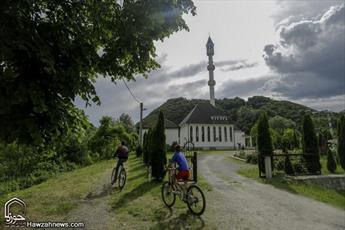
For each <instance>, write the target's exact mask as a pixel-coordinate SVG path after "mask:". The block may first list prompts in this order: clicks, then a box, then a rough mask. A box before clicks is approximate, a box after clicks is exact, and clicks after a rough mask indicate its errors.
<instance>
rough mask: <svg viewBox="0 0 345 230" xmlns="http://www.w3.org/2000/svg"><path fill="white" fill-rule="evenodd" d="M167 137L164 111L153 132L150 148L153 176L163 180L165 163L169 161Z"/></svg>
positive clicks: (160, 114)
mask: <svg viewBox="0 0 345 230" xmlns="http://www.w3.org/2000/svg"><path fill="white" fill-rule="evenodd" d="M165 138H166V137H165V132H164V115H163V112H160V113H159V117H158V121H157V125H156V127H155V129H154V131H153V133H152V139H151V142H152V144H151V148H150V149H151V151H152V153H151V154H152V155H151V166H152V176H153V177H154V178H156V180H158V181H160V180H162V179H163V178H164V176H165V165H166V163H167V157H166V145H165Z"/></svg>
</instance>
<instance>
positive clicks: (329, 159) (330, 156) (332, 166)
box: [327, 148, 337, 173]
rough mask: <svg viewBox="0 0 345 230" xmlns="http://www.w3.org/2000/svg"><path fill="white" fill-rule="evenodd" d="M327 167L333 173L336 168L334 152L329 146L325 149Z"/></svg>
mask: <svg viewBox="0 0 345 230" xmlns="http://www.w3.org/2000/svg"><path fill="white" fill-rule="evenodd" d="M327 169H328V171H329V172H331V173H334V172H335V170H336V169H337V162H336V161H335V159H334V152H333V151H332V150H331V149H330V148H328V149H327Z"/></svg>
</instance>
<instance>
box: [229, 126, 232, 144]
mask: <svg viewBox="0 0 345 230" xmlns="http://www.w3.org/2000/svg"><path fill="white" fill-rule="evenodd" d="M229 130H230V142H232V127H231V126H230V128H229Z"/></svg>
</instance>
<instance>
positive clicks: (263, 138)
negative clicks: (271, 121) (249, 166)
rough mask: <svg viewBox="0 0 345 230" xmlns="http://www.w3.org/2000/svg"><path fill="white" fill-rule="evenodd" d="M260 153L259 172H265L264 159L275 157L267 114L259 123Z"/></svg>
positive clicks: (261, 117) (263, 115)
mask: <svg viewBox="0 0 345 230" xmlns="http://www.w3.org/2000/svg"><path fill="white" fill-rule="evenodd" d="M258 152H259V154H260V157H259V161H260V162H259V170H260V171H261V172H265V166H264V157H265V156H272V155H273V147H272V140H271V135H270V132H269V125H268V119H267V115H266V114H265V113H263V114H261V116H260V118H259V121H258ZM272 164H273V161H272ZM272 168H273V167H272Z"/></svg>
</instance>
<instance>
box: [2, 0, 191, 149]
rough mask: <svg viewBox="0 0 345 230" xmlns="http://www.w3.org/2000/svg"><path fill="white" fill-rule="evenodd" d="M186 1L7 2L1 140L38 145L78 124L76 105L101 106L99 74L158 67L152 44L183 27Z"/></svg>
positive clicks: (117, 75)
mask: <svg viewBox="0 0 345 230" xmlns="http://www.w3.org/2000/svg"><path fill="white" fill-rule="evenodd" d="M188 13H192V14H193V15H194V14H195V6H194V4H193V2H192V1H191V0H179V1H174V0H155V1H146V0H137V1H124V3H123V7H121V6H120V5H119V4H118V1H90V0H85V1H69V0H61V1H54V0H42V1H5V2H2V4H1V7H0V21H1V22H2V23H1V32H0V77H1V81H0V110H1V114H0V126H1V131H0V138H1V139H3V140H5V141H6V142H9V143H10V142H12V141H15V140H17V139H18V140H20V141H23V142H26V143H32V142H33V141H35V143H39V142H41V141H43V140H49V139H50V138H51V137H54V136H55V135H60V134H64V133H65V131H67V130H68V129H70V128H73V127H74V126H78V122H79V121H78V119H79V117H78V114H76V113H75V106H74V99H75V98H76V96H80V97H81V98H82V99H83V100H85V101H86V103H87V104H88V105H89V104H90V102H91V101H92V102H96V103H100V100H99V98H98V97H97V95H96V91H95V88H94V83H95V81H96V78H97V76H100V75H103V76H106V77H110V78H111V80H112V81H114V82H115V81H116V80H118V79H126V80H131V79H134V76H135V75H142V74H143V75H144V76H146V74H147V73H148V72H149V71H151V70H153V69H155V68H157V67H159V64H158V63H157V62H156V61H155V60H154V58H155V56H156V49H155V46H154V45H155V44H154V41H157V40H161V41H163V39H164V38H166V37H168V36H169V35H171V34H172V33H174V32H177V31H180V30H183V29H186V30H188V27H187V25H186V23H185V21H184V19H183V17H182V16H183V15H184V14H188Z"/></svg>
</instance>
